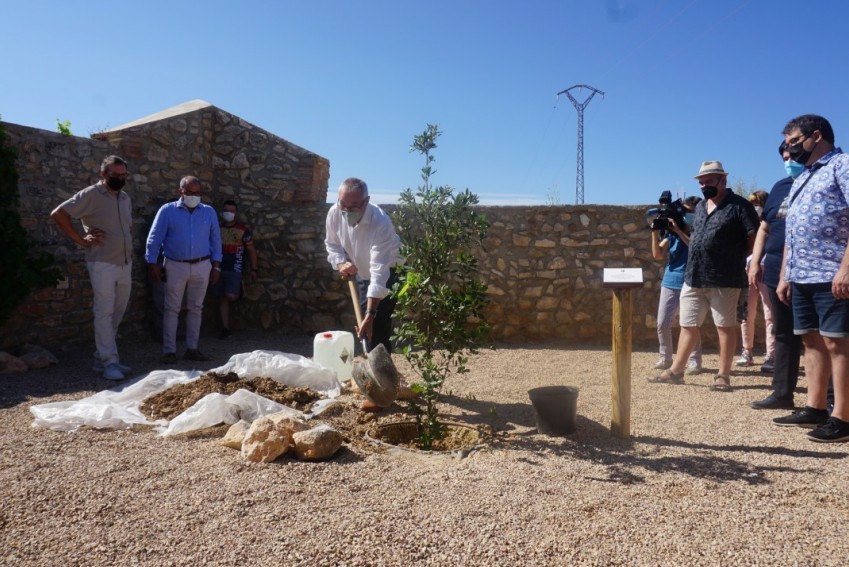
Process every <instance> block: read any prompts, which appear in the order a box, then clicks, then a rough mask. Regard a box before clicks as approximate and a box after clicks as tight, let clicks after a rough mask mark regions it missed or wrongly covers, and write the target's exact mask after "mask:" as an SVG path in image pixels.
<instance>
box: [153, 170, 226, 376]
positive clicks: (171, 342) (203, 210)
mask: <svg viewBox="0 0 849 567" xmlns="http://www.w3.org/2000/svg"><path fill="white" fill-rule="evenodd" d="M202 190H203V186H202V185H201V182H200V180H199V179H198V178H197V177H193V176H186V177H184V178H183V179H181V180H180V198H179V199H178V200H177V201H174V202H171V203H166V204H164V205H162V207H161V208H160V209H159V211H158V212H157V213H156V218H154V219H153V226H151V227H150V233H149V234H148V235H147V246H146V249H145V255H144V258H145V261H146V262H147V267H148V275H149V277H150V279H151V281H153V282H154V283H156V282H159V281H160V278H161V272H160V268H159V264H157V263H156V259H157V256H158V255H159V252H160V250H161V251H162V252H163V253H164V255H165V267H166V268H167V271H168V278H167V279H166V281H165V315H164V318H163V321H162V352H163V355H162V358H161V361H162V362H164V363H166V364H170V363H173V362H176V361H177V317H178V316H179V314H180V307H181V306H182V303H183V295H184V294H185V295H186V309H187V311H188V313H187V315H186V354H185V358H186V359H187V360H195V361H205V360H209V357H207V356H206V355H205V354H203V353H202V352H201V351H200V350H198V338H199V337H200V324H201V316H202V313H203V299H204V297H205V296H206V288H207V286H208V285H209V284H210V283H212V284H214V283H215V282H217V281H218V277H219V274H220V272H221V233H220V231H219V228H218V215H217V214H216V212H215V209H214V208H212V207H210V206H208V205H204V204H203V203H201V202H200V196H201V192H202Z"/></svg>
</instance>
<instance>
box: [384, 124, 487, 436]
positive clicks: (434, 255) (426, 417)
mask: <svg viewBox="0 0 849 567" xmlns="http://www.w3.org/2000/svg"><path fill="white" fill-rule="evenodd" d="M440 134H441V132H440V131H439V129H438V126H436V125H433V124H428V126H427V128H426V129H425V131H424V132H423V133H422V134H420V135H418V136H415V137H414V139H413V144H412V146H411V147H410V151H411V152H418V153H420V154H422V155H423V156H424V157H425V165H424V167H423V168H422V180H423V182H424V184H423V185H421V186H420V187H419V188H418V190H417V191H416V193H413V192H412V191H411V190H410V189H407V190H405V191H404V192H403V193H402V194H401V197H400V200H399V204H398V208H397V209H396V211H395V213H394V214H393V221H394V224H395V228H396V230H397V231H398V234H399V235H400V237H401V246H402V249H401V252H402V254H403V256H404V257H405V258H406V263H405V264H403V265H401V266H399V269H398V283H397V284H396V286H395V288H394V290H393V293H395V295H396V297H397V298H398V306H397V308H396V309H397V311H396V312H397V313H398V315H399V318H400V319H401V321H402V322H401V324H400V325H399V326H398V328H397V329H396V336H395V338H396V340H398V342H399V344H401V345H403V347H402V352H403V354H404V356H405V358H406V359H407V361H408V362H409V363H410V366H411V367H412V368H413V371H414V372H415V373H416V374H418V376H419V378H420V381H418V382H416V383H415V384H413V390H414V391H415V392H416V393H418V394H419V395H420V396H421V402H417V401H415V400H414V401H412V402H410V407H411V409H412V410H413V413H414V415H415V418H416V426H417V430H418V435H419V445H420V446H421V447H422V448H423V449H431V448H432V447H433V442H434V441H436V440H438V439H440V438H442V436H443V434H444V426H443V425H442V424H440V423H439V420H438V406H437V404H438V401H439V396H440V393H441V391H442V385H443V383H444V382H445V379H446V378H447V377H448V376H449V375H450V374H451V373H456V374H463V373H465V372H468V368H467V367H466V363H467V362H468V356H469V355H470V354H475V353H476V352H477V349H478V348H479V347H480V346H481V345H482V344H483V341H484V340H485V339H486V337H487V336H488V334H489V329H490V327H489V324H488V323H487V322H486V320H485V319H484V308H485V306H486V304H487V302H488V299H487V296H486V286H485V285H484V284H483V283H481V281H480V280H479V277H478V276H479V275H478V272H477V258H476V257H475V251H476V250H479V249H480V248H481V246H482V241H483V239H484V237H485V236H486V232H487V229H488V228H489V223H488V222H487V220H486V218H485V217H484V216H483V215H481V214H479V213H477V212H475V211H474V209H473V206H474V205H477V204H478V202H479V201H478V197H477V195H475V194H473V193H471V192H470V191H469V190H468V189H466V190H465V191H462V192H459V193H454V190H453V189H452V188H451V187H444V186H441V187H433V186H432V185H431V181H430V180H431V176H432V175H433V174H434V173H435V171H434V170H433V167H432V163H433V161H434V160H435V158H434V156H433V155H432V151H433V149H435V148H436V140H437V138H438V137H439V136H440Z"/></svg>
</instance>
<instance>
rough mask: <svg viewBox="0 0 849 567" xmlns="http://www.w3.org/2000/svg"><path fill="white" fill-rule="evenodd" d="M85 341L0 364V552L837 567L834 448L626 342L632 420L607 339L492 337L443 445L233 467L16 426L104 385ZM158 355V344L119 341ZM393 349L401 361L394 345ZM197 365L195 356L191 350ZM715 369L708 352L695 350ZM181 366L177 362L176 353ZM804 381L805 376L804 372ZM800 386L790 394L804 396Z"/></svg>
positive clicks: (29, 561) (752, 383) (742, 393)
mask: <svg viewBox="0 0 849 567" xmlns="http://www.w3.org/2000/svg"><path fill="white" fill-rule="evenodd" d="M201 348H202V349H204V350H205V351H206V352H207V353H208V354H210V355H212V356H213V360H211V361H210V362H209V363H203V364H205V366H201V367H200V369H202V370H206V369H210V368H214V367H216V366H219V365H221V364H223V363H224V362H226V360H227V359H228V358H229V356H230V355H231V354H234V353H237V352H247V351H250V350H253V349H257V348H264V349H275V350H282V351H285V352H293V353H299V354H304V355H307V356H309V355H311V351H312V336H309V337H303V336H287V335H274V334H259V333H242V334H238V335H234V336H233V337H232V338H231V339H228V340H227V341H218V340H217V339H215V338H214V337H205V338H204V340H203V341H202V344H201ZM92 350H93V349H92V348H90V347H89V348H78V349H74V350H73V351H69V352H65V353H57V355H58V356H59V358H60V360H61V363H60V365H58V366H54V367H51V368H48V369H44V370H38V371H30V372H28V373H26V374H22V375H17V376H0V423H2V428H1V429H0V495H2V508H0V565H10V566H11V565H50V566H52V565H62V566H66V565H69V566H70V565H85V566H91V565H192V566H194V565H201V564H204V565H411V564H421V565H494V564H500V565H805V566H808V565H845V564H846V563H847V558H849V540H847V538H844V537H843V536H840V535H839V533H838V532H839V530H840V529H841V528H840V526H845V525H846V522H847V520H849V498H848V497H847V486H849V467H847V462H849V461H847V459H846V457H847V455H849V445H847V444H833V445H824V444H816V443H812V442H810V441H808V440H807V439H806V438H805V435H804V433H805V431H804V430H801V429H797V428H782V427H776V426H774V425H772V424H771V423H770V419H771V418H772V417H775V416H777V415H782V412H774V411H760V412H759V411H755V410H752V409H750V408H749V407H748V402H750V401H752V400H754V399H758V398H761V397H763V396H765V395H766V394H767V393H768V391H769V387H768V383H769V380H768V378H767V377H766V376H764V375H761V374H759V373H758V372H757V371H756V370H743V371H738V372H735V376H734V378H733V379H732V382H733V384H734V386H735V387H736V388H735V390H734V392H732V393H714V392H710V391H709V390H708V388H707V386H708V383H709V381H710V376H711V374H709V373H706V374H702V375H700V376H695V377H687V384H686V385H684V386H668V385H655V384H648V383H646V380H645V379H646V377H647V376H649V375H651V374H652V371H650V370H648V369H649V368H650V366H651V364H652V363H653V362H654V361H655V360H656V355H655V353H652V352H635V353H634V354H633V357H632V367H633V387H632V419H631V438H630V439H629V440H620V439H616V438H613V437H612V436H611V434H610V431H609V425H610V399H611V396H610V391H611V387H610V381H611V380H610V374H611V367H612V366H611V363H612V359H611V354H610V352H609V350H608V349H597V350H587V349H577V348H570V347H568V346H564V345H556V344H552V345H544V346H538V345H536V346H515V345H500V346H499V348H498V349H497V350H492V351H485V352H483V353H482V354H480V355H479V356H477V357H476V358H474V359H473V361H472V364H471V372H470V373H469V374H468V375H465V376H462V377H460V378H456V379H453V380H452V381H451V382H449V383H448V384H447V387H446V391H447V392H449V393H450V395H448V396H446V398H445V408H444V409H445V413H446V414H449V415H452V416H454V417H455V418H456V419H458V420H462V421H466V422H469V423H473V424H488V425H491V426H492V427H493V428H494V429H495V431H496V434H495V437H494V438H493V440H492V442H491V443H490V444H489V445H488V446H487V447H486V448H485V449H483V450H480V451H477V452H475V453H473V454H472V455H471V456H469V457H467V458H465V459H463V460H459V461H448V460H445V459H421V458H413V457H409V456H408V457H403V456H397V455H392V454H388V453H385V452H380V451H379V450H373V449H370V448H369V447H368V446H365V445H362V444H354V443H352V444H350V445H348V446H346V447H345V448H343V450H342V451H341V452H340V453H339V454H337V456H336V457H335V458H334V459H333V460H331V461H328V462H324V463H303V462H298V461H295V460H293V459H291V458H289V457H285V456H284V457H283V458H281V459H280V460H278V461H276V462H274V463H271V464H264V465H248V464H245V463H243V462H242V461H241V460H240V457H239V454H238V452H236V451H234V450H232V449H227V448H225V447H222V446H220V445H219V444H218V439H217V436H214V435H212V434H203V433H200V434H194V435H186V436H181V437H178V438H161V437H158V436H157V435H156V434H155V433H154V432H153V431H150V430H147V429H140V430H134V431H97V430H82V431H78V432H75V433H57V432H52V431H46V430H37V429H33V428H32V427H31V425H30V424H31V422H32V416H31V414H30V412H29V407H30V406H31V405H33V404H39V403H46V402H51V401H59V400H67V399H76V398H82V397H85V396H88V395H91V394H92V393H94V392H97V391H100V390H102V389H105V388H108V387H110V386H112V384H111V383H109V382H106V381H104V380H102V379H100V378H98V377H97V376H96V375H95V374H94V373H93V372H91V370H90V368H89V366H90V360H91V359H90V353H91V352H92ZM122 352H123V353H124V356H123V362H125V363H126V364H130V365H131V366H133V367H135V368H136V369H137V370H139V371H149V370H153V369H155V368H157V359H158V356H159V346H158V345H156V344H154V343H152V342H144V341H141V342H136V343H134V344H124V345H122ZM396 363H397V364H398V365H399V367H401V366H403V364H402V362H400V358H397V357H396ZM196 364H197V363H195V365H196ZM705 364H706V367H707V368H708V369H709V370H710V369H713V370H714V371H715V369H716V366H717V359H716V356H715V355H710V354H708V355H706V357H705ZM177 367H179V368H184V369H188V368H190V367H192V365H191V364H190V363H182V362H181V363H178V365H177ZM549 384H568V385H572V386H577V387H578V388H579V389H580V394H579V398H578V429H577V431H576V432H575V433H574V434H572V435H569V436H567V437H546V436H543V435H540V434H538V433H537V432H536V430H535V423H534V413H533V410H532V407H531V405H530V403H529V401H528V395H527V391H528V389H530V388H533V387H537V386H542V385H549ZM801 386H803V387H804V381H802V384H801ZM803 401H804V398H803V395H802V394H799V393H797V397H796V402H797V404H801V403H802V402H803Z"/></svg>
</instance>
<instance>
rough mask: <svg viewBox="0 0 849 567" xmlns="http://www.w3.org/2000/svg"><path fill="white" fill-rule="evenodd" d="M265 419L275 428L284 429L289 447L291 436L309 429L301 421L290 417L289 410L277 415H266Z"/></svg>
mask: <svg viewBox="0 0 849 567" xmlns="http://www.w3.org/2000/svg"><path fill="white" fill-rule="evenodd" d="M265 417H267V418H268V419H270V420H271V421H273V422H274V423H275V425H277V427H280V428H283V429H285V430H286V431H287V432H288V434H289V446H290V447H291V446H293V445H294V443H293V442H292V436H293V435H294V434H295V433H297V432H298V431H305V430H307V429H309V425H307V424H306V422H304V421H303V420H301V419H298V418H297V417H294V416H292V412H291V410H284V411H281V412H278V413H272V414H268V415H266V416H265Z"/></svg>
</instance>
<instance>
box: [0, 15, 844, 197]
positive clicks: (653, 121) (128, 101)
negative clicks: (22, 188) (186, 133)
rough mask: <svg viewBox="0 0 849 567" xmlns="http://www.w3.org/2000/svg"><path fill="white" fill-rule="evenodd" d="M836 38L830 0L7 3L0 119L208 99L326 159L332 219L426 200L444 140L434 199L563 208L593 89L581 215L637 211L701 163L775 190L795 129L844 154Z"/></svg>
mask: <svg viewBox="0 0 849 567" xmlns="http://www.w3.org/2000/svg"><path fill="white" fill-rule="evenodd" d="M809 14H810V15H809ZM847 21H849V3H846V2H837V1H827V0H809V1H807V2H799V1H798V0H794V1H792V2H791V1H785V0H771V1H769V2H767V1H765V0H590V1H576V0H559V1H549V0H526V1H523V2H519V1H505V0H487V1H478V0H470V1H462V0H453V1H451V0H449V1H445V0H430V1H428V2H413V1H406V0H358V1H352V0H347V1H342V0H338V1H337V0H310V1H308V2H305V1H299V2H291V1H288V0H281V1H252V0H243V1H241V2H224V1H219V0H206V1H203V2H200V1H198V2H187V1H183V2H180V1H173V0H172V1H171V2H162V1H160V0H150V1H145V2H134V3H129V2H120V3H119V2H100V1H88V2H82V1H70V0H64V1H40V0H31V1H29V2H12V1H11V0H0V22H2V27H3V33H2V34H0V52H2V53H3V61H2V64H0V65H2V72H0V115H2V119H3V120H4V121H7V122H13V123H16V124H24V125H27V126H34V127H37V128H44V129H47V130H55V129H56V119H57V118H58V119H61V120H63V121H64V120H69V121H70V122H71V130H72V131H73V132H74V134H76V135H80V136H88V135H90V134H91V133H93V132H97V131H99V130H103V129H107V128H111V127H115V126H119V125H121V124H124V123H127V122H130V121H132V120H135V119H138V118H141V117H143V116H146V115H149V114H152V113H154V112H158V111H160V110H163V109H165V108H168V107H170V106H173V105H175V104H179V103H181V102H185V101H188V100H192V99H203V100H206V101H208V102H210V103H212V104H214V105H215V106H217V107H219V108H221V109H223V110H225V111H228V112H230V113H233V114H235V115H238V116H240V117H242V118H244V119H245V120H248V121H249V122H251V123H253V124H255V125H257V126H260V127H262V128H264V129H266V130H269V131H270V132H273V133H274V134H277V135H278V136H281V137H283V138H286V139H288V140H290V141H291V142H293V143H295V144H298V145H300V146H302V147H304V148H307V149H309V150H311V151H314V152H316V153H318V154H320V155H322V156H324V157H326V158H328V159H329V160H330V164H331V170H330V190H329V199H331V200H332V199H334V197H335V193H336V187H338V185H339V183H340V182H341V181H342V180H343V179H344V178H346V177H349V176H357V177H361V178H363V179H365V180H366V181H367V182H368V183H369V187H370V189H371V193H372V195H373V201H377V202H379V203H388V202H393V201H394V199H395V198H397V195H398V193H399V192H400V191H401V190H403V189H405V188H408V187H411V188H415V187H417V186H418V184H419V182H420V177H419V173H420V168H421V166H422V165H423V163H422V162H423V160H422V159H421V157H420V156H418V155H416V154H411V153H410V152H409V151H408V149H409V145H410V143H411V141H412V139H413V136H414V135H416V134H418V133H421V132H422V131H423V130H424V128H425V126H426V125H427V124H428V123H436V124H439V127H440V130H441V131H442V132H443V134H442V137H441V138H440V140H439V144H438V148H437V149H436V150H435V156H436V162H435V164H434V165H435V168H436V170H437V173H436V175H435V177H434V179H433V181H434V182H435V183H437V184H441V185H450V186H452V187H455V188H458V189H465V188H468V189H470V190H472V191H473V192H475V193H477V194H478V195H479V196H480V197H481V201H482V203H483V204H490V205H499V204H545V203H546V202H552V201H557V202H559V203H561V204H573V203H574V202H575V177H576V145H577V112H576V110H575V108H574V107H573V106H572V104H571V103H570V102H569V101H568V99H566V98H565V97H560V98H559V100H558V98H557V97H556V96H555V95H556V93H557V92H559V91H562V90H564V89H566V88H568V87H571V86H573V85H576V84H588V85H591V86H593V87H595V88H597V89H599V90H601V91H604V92H605V96H604V98H602V97H601V96H596V97H595V98H594V99H593V100H592V101H591V102H590V103H589V105H588V106H587V108H586V110H585V117H584V127H585V131H584V168H585V172H584V177H585V181H584V193H585V202H586V203H587V204H649V203H655V202H656V200H657V197H658V196H659V194H660V192H661V191H662V190H665V189H669V190H671V191H673V193H676V194H680V195H683V194H685V193H686V194H693V193H698V186H697V185H696V183H695V181H694V180H693V179H692V177H693V175H695V173H696V172H697V171H698V167H699V164H700V163H701V161H703V160H712V159H718V160H720V161H722V162H723V163H724V165H725V169H726V170H727V171H729V172H730V173H731V182H732V183H740V182H742V183H743V184H744V185H745V186H746V187H749V188H750V187H754V186H757V187H763V188H766V189H769V188H771V187H772V184H773V183H774V182H775V181H777V180H778V179H779V178H780V177H782V175H783V169H782V165H781V161H780V158H779V156H778V152H777V146H778V143H779V142H780V141H781V135H780V132H781V129H782V127H783V126H784V124H785V123H786V122H787V120H788V119H790V118H792V117H794V116H796V115H799V114H803V113H817V114H822V115H823V116H825V117H827V118H828V119H829V120H830V121H831V123H832V125H833V126H834V129H835V132H836V135H837V143H838V145H840V143H841V141H843V140H845V139H847V138H843V137H842V136H849V97H847V94H849V89H847V87H848V86H849V84H847V83H849V75H847V73H846V70H847V65H846V63H845V61H844V57H843V53H845V51H846V31H845V30H846V22H847ZM575 95H576V96H577V97H578V98H579V100H583V99H582V98H581V97H582V96H583V97H585V96H586V95H588V93H586V92H584V93H581V92H575ZM847 145H849V142H847ZM847 150H849V147H847ZM187 173H188V172H187Z"/></svg>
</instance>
